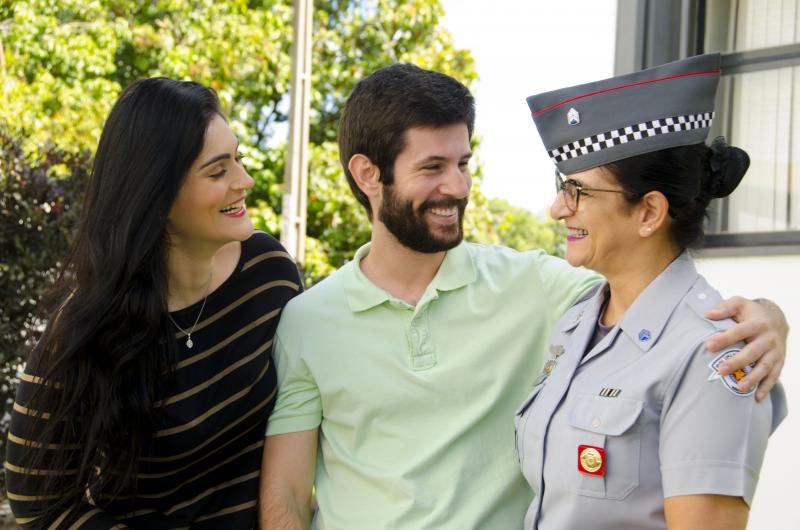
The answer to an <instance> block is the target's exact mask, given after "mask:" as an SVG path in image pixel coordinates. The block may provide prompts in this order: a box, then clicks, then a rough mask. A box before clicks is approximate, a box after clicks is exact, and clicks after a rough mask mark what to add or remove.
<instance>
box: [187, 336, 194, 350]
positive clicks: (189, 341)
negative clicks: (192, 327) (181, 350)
mask: <svg viewBox="0 0 800 530" xmlns="http://www.w3.org/2000/svg"><path fill="white" fill-rule="evenodd" d="M192 346H194V342H192V336H191V335H188V336H187V337H186V347H187V348H189V349H192Z"/></svg>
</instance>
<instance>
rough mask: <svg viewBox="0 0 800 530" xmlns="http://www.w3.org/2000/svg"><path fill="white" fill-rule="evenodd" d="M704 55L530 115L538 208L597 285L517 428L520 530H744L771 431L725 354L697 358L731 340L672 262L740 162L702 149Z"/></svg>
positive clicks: (771, 406)
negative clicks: (538, 152)
mask: <svg viewBox="0 0 800 530" xmlns="http://www.w3.org/2000/svg"><path fill="white" fill-rule="evenodd" d="M719 72H720V69H719V55H703V56H698V57H693V58H690V59H686V60H683V61H678V62H675V63H670V64H667V65H664V66H661V67H658V68H654V69H650V70H645V71H642V72H637V73H635V74H629V75H625V76H620V77H616V78H612V79H607V80H604V81H599V82H596V83H589V84H586V85H581V86H576V87H570V88H566V89H562V90H556V91H553V92H548V93H545V94H539V95H536V96H531V97H530V98H528V104H529V106H530V108H531V111H532V114H533V118H534V122H535V124H536V126H537V128H538V130H539V133H540V135H541V137H542V140H543V142H544V144H545V147H546V148H547V150H548V152H549V154H550V156H551V157H552V158H553V160H554V162H555V164H556V167H557V171H556V187H557V190H558V194H557V197H556V200H555V202H554V203H553V205H552V208H551V215H552V216H553V217H554V218H555V219H562V220H564V222H565V224H566V226H567V229H568V236H567V254H566V258H567V260H568V261H569V262H570V263H571V264H572V265H574V266H584V267H587V268H590V269H593V270H595V271H597V272H599V273H601V274H603V275H604V276H605V277H606V279H607V282H606V283H605V284H604V285H602V286H600V287H599V288H597V289H596V290H594V291H593V292H592V293H589V294H588V295H587V296H585V297H584V299H583V300H581V301H579V302H578V303H577V304H576V305H574V306H573V307H572V308H571V309H570V310H569V311H568V312H567V313H566V314H565V315H564V317H563V318H562V319H561V320H560V321H559V322H558V323H557V324H556V326H555V328H554V332H553V335H552V338H551V341H550V344H551V345H550V352H549V357H548V358H549V360H548V361H547V363H546V365H545V369H544V372H543V373H542V374H541V376H540V377H539V379H538V380H537V384H536V386H535V387H534V389H533V392H532V393H531V394H530V396H528V398H527V399H526V400H525V402H524V403H523V404H522V406H521V407H520V409H519V411H518V413H517V416H516V426H517V450H518V452H519V458H520V465H521V466H522V470H523V473H524V475H525V477H526V479H527V480H528V482H529V483H530V484H531V486H532V488H533V490H534V493H535V497H534V501H533V502H532V504H531V506H530V509H529V510H528V513H527V516H526V519H525V528H526V529H531V528H540V529H550V528H554V529H563V528H593V529H600V528H609V529H611V528H613V529H617V528H698V527H702V528H726V529H728V528H744V526H745V524H746V521H747V515H748V507H749V505H750V502H751V501H752V498H753V493H754V491H755V487H756V482H757V479H758V470H759V468H760V466H761V462H762V459H763V455H764V451H765V449H766V444H767V438H768V437H769V434H770V433H771V432H772V431H773V430H774V429H775V427H776V426H777V425H778V423H779V422H780V421H781V419H782V418H783V417H784V415H785V400H784V398H783V391H782V389H781V388H780V387H776V389H775V390H773V391H772V392H771V394H770V395H769V397H768V398H767V399H765V400H763V401H762V402H760V403H758V402H757V401H756V400H755V397H754V395H753V393H754V389H752V390H750V391H748V392H743V391H740V390H739V388H738V386H737V382H738V380H740V379H741V378H742V377H744V375H745V373H746V371H747V370H743V371H738V372H737V373H734V374H732V375H730V376H727V377H721V376H720V374H719V372H718V371H717V368H718V367H719V365H720V364H721V363H722V362H723V361H724V360H725V359H727V358H728V357H730V356H732V355H733V354H734V353H735V352H736V351H738V350H735V349H734V350H728V351H723V352H720V353H718V354H711V353H709V352H708V351H707V350H706V348H705V342H706V341H707V340H708V339H709V337H710V336H711V335H713V334H715V333H717V332H718V331H720V330H721V329H725V328H726V327H728V326H729V325H730V324H729V323H727V322H715V321H711V320H708V319H706V318H704V316H703V315H704V313H705V312H706V311H707V310H708V309H710V308H711V307H713V306H714V305H715V304H716V303H717V302H719V301H720V300H721V298H720V296H719V294H718V293H717V292H716V291H715V290H714V289H713V288H712V287H710V286H709V284H708V283H707V282H706V280H705V279H704V278H703V277H702V276H700V275H699V274H698V273H697V271H696V270H695V267H694V265H693V263H692V259H691V258H690V257H689V255H688V254H687V252H686V249H687V248H691V247H692V246H694V245H696V244H697V243H698V241H699V240H701V239H702V235H703V234H702V224H703V219H704V217H705V215H706V213H705V212H706V208H707V206H708V204H709V201H710V200H711V199H712V198H715V197H724V196H726V195H728V194H729V193H731V192H732V191H733V189H734V188H735V187H736V186H737V185H738V183H739V181H740V180H741V178H742V176H743V175H744V173H745V171H746V170H747V166H748V164H749V159H748V157H747V154H746V153H744V151H742V150H740V149H737V148H735V147H731V146H729V145H727V144H725V143H724V141H722V140H721V139H717V140H716V141H715V142H714V143H713V144H712V145H711V147H707V146H706V145H705V144H704V140H705V139H706V136H707V134H708V130H709V127H710V125H711V120H712V119H713V103H714V94H715V91H716V87H717V83H718V80H719Z"/></svg>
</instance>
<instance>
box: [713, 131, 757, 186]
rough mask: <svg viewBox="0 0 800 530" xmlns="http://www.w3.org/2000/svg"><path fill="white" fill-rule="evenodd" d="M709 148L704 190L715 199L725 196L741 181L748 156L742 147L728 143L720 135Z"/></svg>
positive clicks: (748, 165)
mask: <svg viewBox="0 0 800 530" xmlns="http://www.w3.org/2000/svg"><path fill="white" fill-rule="evenodd" d="M710 149H711V155H710V157H709V159H708V165H709V170H708V180H707V181H706V183H705V184H706V189H705V191H706V193H707V195H708V196H710V197H713V198H715V199H719V198H722V197H727V196H728V195H730V194H731V193H732V192H733V190H735V189H736V186H738V185H739V182H741V181H742V177H744V174H745V173H746V172H747V168H749V167H750V157H749V156H748V155H747V153H746V152H745V151H743V150H742V149H739V148H738V147H733V146H732V145H728V144H727V143H726V142H725V139H724V138H723V137H721V136H720V137H718V138H716V139H715V140H714V142H713V143H712V144H711V146H710Z"/></svg>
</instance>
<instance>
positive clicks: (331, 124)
mask: <svg viewBox="0 0 800 530" xmlns="http://www.w3.org/2000/svg"><path fill="white" fill-rule="evenodd" d="M442 15H443V10H442V7H441V5H440V3H439V1H438V0H316V2H315V13H314V43H313V57H312V64H313V74H312V75H313V78H312V102H311V144H312V146H311V157H310V177H309V178H310V182H309V198H308V221H307V224H308V236H309V237H308V238H307V251H306V263H305V264H304V266H303V269H304V274H305V277H306V282H307V283H308V284H309V285H310V284H312V283H314V282H316V281H318V280H320V279H322V278H324V277H325V276H327V275H328V274H330V273H331V272H332V271H333V270H335V269H336V268H337V267H339V266H341V265H342V264H343V263H345V262H346V261H347V260H348V259H350V257H351V256H352V254H353V252H354V251H355V249H356V248H358V246H360V245H361V244H363V243H364V242H365V241H367V239H368V237H369V223H368V221H367V218H366V215H365V213H364V211H363V209H362V207H361V206H360V205H359V204H358V202H357V201H356V200H355V199H354V198H353V196H352V194H351V193H350V190H349V188H348V186H347V182H346V180H345V178H344V175H343V173H342V170H341V167H340V164H339V159H338V153H337V147H336V129H337V123H338V120H339V114H340V111H341V108H342V105H343V103H344V101H345V99H346V98H347V95H348V94H349V93H350V91H351V89H352V87H353V85H354V83H355V82H357V81H358V80H359V79H361V78H363V77H365V76H366V75H368V74H369V73H370V72H372V71H374V70H376V69H377V68H380V67H382V66H385V65H388V64H391V63H395V62H411V63H415V64H417V65H419V66H422V67H425V68H431V69H436V70H439V71H442V72H444V73H447V74H449V75H451V76H453V77H455V78H457V79H459V80H460V81H462V82H463V83H464V84H466V85H467V86H468V87H473V86H474V84H475V81H476V79H477V73H476V72H475V65H474V61H473V59H472V56H471V54H470V52H469V51H468V50H459V49H456V48H455V46H454V45H453V42H452V38H451V36H450V34H449V33H448V32H447V31H446V30H444V29H443V28H442V27H441V25H440V19H441V17H442ZM291 33H292V6H291V0H261V1H258V0H229V1H219V0H192V1H189V0H155V1H152V2H138V1H133V0H10V1H9V0H0V150H1V151H0V193H1V194H2V202H0V209H1V211H0V223H2V226H0V237H1V238H2V239H1V240H0V243H1V244H2V247H0V248H2V251H3V252H2V255H1V256H0V295H1V296H2V312H0V340H1V342H0V348H2V350H0V372H2V370H5V371H6V372H9V373H10V372H13V368H14V367H16V366H17V365H19V363H20V359H21V358H22V357H23V356H24V352H25V351H26V350H27V348H28V347H29V345H30V342H31V341H32V340H35V338H36V337H37V336H38V332H39V330H40V328H41V322H40V321H39V320H37V314H36V311H35V308H36V304H37V302H38V300H39V298H40V297H41V295H42V292H43V291H44V290H45V289H46V287H47V286H48V285H50V283H51V282H52V280H53V275H54V274H55V271H57V267H58V266H59V260H61V259H63V256H64V253H65V252H66V249H67V248H68V244H69V237H70V234H71V233H72V230H73V229H74V222H75V212H76V211H78V210H79V208H80V200H81V190H82V189H83V185H84V184H85V180H86V176H87V175H88V172H89V168H90V163H91V157H90V153H91V152H92V151H93V149H94V148H95V146H96V144H97V140H98V138H99V136H100V131H101V129H102V125H103V121H104V119H105V117H106V115H107V114H108V112H109V110H110V108H111V105H112V104H113V102H114V101H115V100H116V98H117V96H118V95H119V93H120V92H121V90H122V89H123V88H124V87H125V86H127V85H128V84H129V83H130V82H131V81H133V80H135V79H139V78H142V77H150V76H168V77H173V78H178V79H192V80H195V81H198V82H200V83H203V84H206V85H208V86H211V87H213V88H214V89H215V90H216V91H217V93H218V94H219V96H220V99H221V101H222V104H223V107H224V110H225V112H226V114H227V115H228V116H229V118H230V123H231V127H232V128H233V130H234V131H235V132H236V134H237V135H238V136H239V138H240V141H241V151H242V154H243V155H244V157H245V165H246V167H247V168H248V170H249V171H250V174H251V175H252V176H253V178H254V179H255V182H256V184H255V187H254V189H253V191H252V192H251V194H250V197H249V200H248V202H249V213H250V215H251V217H252V218H253V220H254V222H255V223H256V225H257V226H258V227H259V228H261V229H263V230H265V231H267V232H269V233H271V234H273V235H275V236H276V237H277V236H279V234H278V230H279V217H280V208H281V198H282V190H283V170H284V156H285V136H286V120H287V114H288V110H289V109H288V101H289V99H288V89H289V72H290V55H289V54H290V48H291V38H292V35H291ZM473 147H474V149H475V150H476V153H479V151H480V146H479V142H478V141H477V140H476V141H475V142H474V146H473ZM474 178H475V185H474V188H473V192H472V201H471V204H470V207H469V214H468V216H467V221H466V224H465V230H466V236H467V238H468V239H470V240H473V241H477V242H481V243H494V244H498V243H499V244H506V245H510V246H513V247H516V248H519V249H527V248H539V247H541V248H545V249H546V250H548V251H549V252H552V253H559V252H560V251H561V244H562V242H563V234H562V233H560V232H558V231H557V230H556V231H554V226H555V225H554V224H553V223H550V222H543V221H540V220H539V219H538V218H536V217H535V216H533V215H532V214H530V213H529V212H527V211H526V210H523V209H521V208H515V207H513V206H511V205H509V204H508V203H507V202H505V201H502V200H499V199H491V200H490V199H487V198H486V197H485V196H484V195H483V194H482V193H481V189H480V188H481V168H480V166H477V167H475V170H474ZM11 383H13V380H12V381H11ZM11 395H13V384H8V383H0V398H2V399H4V400H5V402H6V407H8V405H10V396H11ZM6 419H7V418H6ZM2 439H3V440H4V439H5V436H4V431H3V436H2Z"/></svg>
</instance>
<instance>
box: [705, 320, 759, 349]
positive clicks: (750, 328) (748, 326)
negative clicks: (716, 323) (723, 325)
mask: <svg viewBox="0 0 800 530" xmlns="http://www.w3.org/2000/svg"><path fill="white" fill-rule="evenodd" d="M768 329H769V328H768V322H767V319H765V318H761V317H757V318H751V319H749V320H747V321H745V322H741V323H739V324H736V325H734V326H731V327H730V328H728V329H727V330H725V331H723V332H721V333H717V334H716V335H714V336H713V337H711V338H710V339H709V340H708V341H706V348H708V351H710V352H716V351H720V350H722V349H724V348H730V347H731V346H733V345H734V344H736V343H737V342H747V341H753V340H755V339H756V338H757V337H760V336H761V335H763V334H765V333H766V332H767V330H768Z"/></svg>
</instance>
